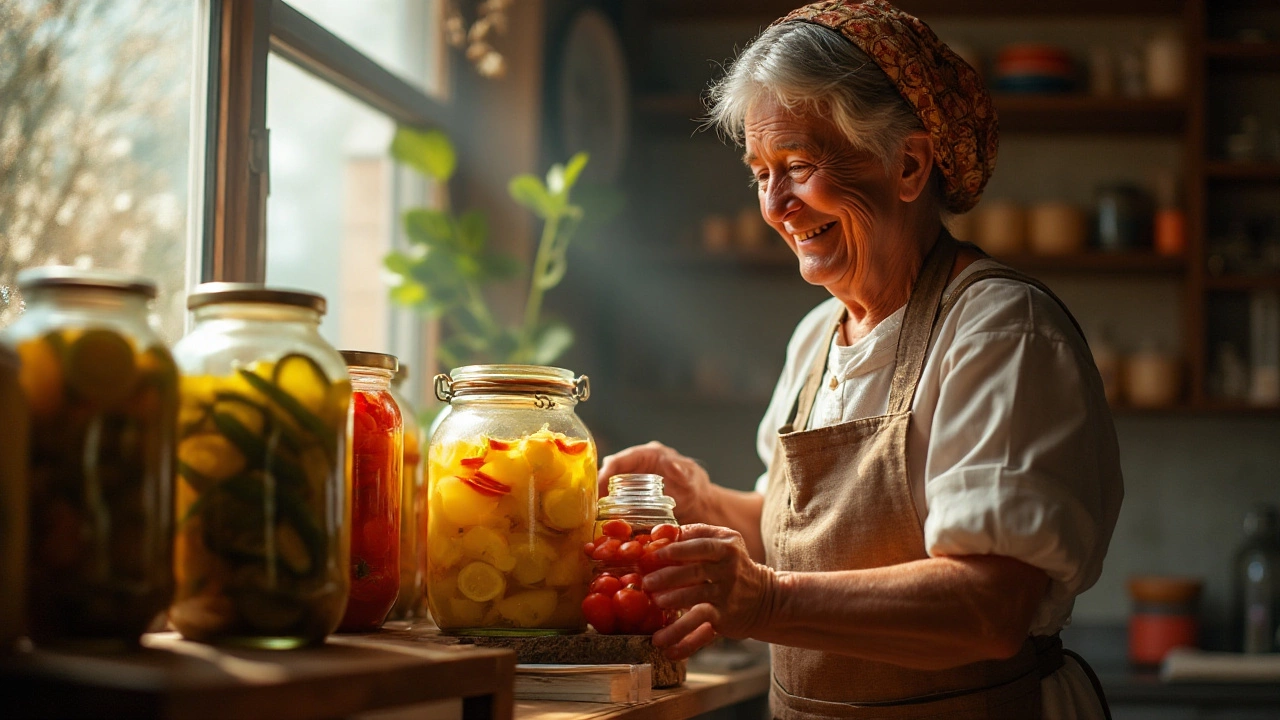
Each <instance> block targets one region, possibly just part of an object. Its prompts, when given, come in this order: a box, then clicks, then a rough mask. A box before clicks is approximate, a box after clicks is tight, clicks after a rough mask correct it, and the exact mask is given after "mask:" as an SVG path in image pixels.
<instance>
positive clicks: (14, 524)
mask: <svg viewBox="0 0 1280 720" xmlns="http://www.w3.org/2000/svg"><path fill="white" fill-rule="evenodd" d="M0 428H4V431H3V432H0V578H6V580H5V581H4V582H3V583H0V655H4V654H5V653H6V652H8V651H10V650H12V649H13V648H14V643H15V642H16V641H17V639H18V638H19V637H20V636H21V635H22V633H23V627H24V623H25V622H26V621H25V612H24V610H25V608H26V597H25V596H26V591H27V571H26V568H27V406H26V401H24V400H23V397H22V388H21V387H20V386H19V385H18V354H17V353H15V352H14V351H13V350H12V349H11V348H9V346H7V345H5V344H3V343H0Z"/></svg>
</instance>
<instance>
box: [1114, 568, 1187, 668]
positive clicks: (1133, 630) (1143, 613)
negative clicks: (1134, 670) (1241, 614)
mask: <svg viewBox="0 0 1280 720" xmlns="http://www.w3.org/2000/svg"><path fill="white" fill-rule="evenodd" d="M1201 587H1202V583H1201V581H1200V580H1197V579H1195V578H1181V577H1160V576H1144V577H1133V578H1129V596H1130V597H1131V598H1132V599H1133V613H1132V615H1130V616H1129V661H1130V662H1132V663H1133V664H1135V665H1144V666H1150V665H1159V664H1160V662H1161V661H1162V660H1164V656H1165V654H1166V653H1168V652H1169V651H1170V650H1172V649H1174V648H1179V647H1191V648H1194V647H1198V646H1199V638H1200V620H1199V617H1198V614H1197V605H1198V601H1199V599H1200V589H1201Z"/></svg>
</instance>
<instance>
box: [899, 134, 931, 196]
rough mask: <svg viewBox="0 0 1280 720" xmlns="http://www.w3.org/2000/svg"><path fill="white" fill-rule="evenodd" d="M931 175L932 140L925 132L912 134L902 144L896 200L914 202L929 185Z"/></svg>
mask: <svg viewBox="0 0 1280 720" xmlns="http://www.w3.org/2000/svg"><path fill="white" fill-rule="evenodd" d="M932 174H933V139H932V138H930V137H929V135H928V133H925V132H914V133H911V134H910V135H908V136H907V139H906V141H904V142H903V144H902V176H901V177H899V178H898V199H899V200H901V201H903V202H914V201H915V199H916V198H918V197H920V193H922V192H924V189H925V186H927V185H928V184H929V176H930V175H932Z"/></svg>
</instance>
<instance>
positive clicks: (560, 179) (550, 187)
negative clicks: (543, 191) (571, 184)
mask: <svg viewBox="0 0 1280 720" xmlns="http://www.w3.org/2000/svg"><path fill="white" fill-rule="evenodd" d="M567 189H568V188H567V184H566V183H565V179H564V166H563V165H561V164H560V163H556V164H555V165H552V166H551V169H550V170H548V171H547V191H548V192H550V193H551V194H552V195H561V196H562V195H564V193H565V190H567Z"/></svg>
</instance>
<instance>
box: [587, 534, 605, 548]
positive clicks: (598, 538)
mask: <svg viewBox="0 0 1280 720" xmlns="http://www.w3.org/2000/svg"><path fill="white" fill-rule="evenodd" d="M608 539H609V536H608V535H597V536H596V539H595V540H592V541H591V542H593V543H595V544H596V546H597V547H598V546H600V545H603V544H604V541H605V540H608Z"/></svg>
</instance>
